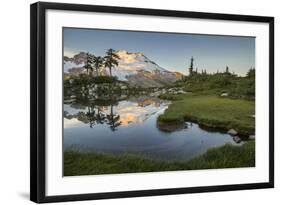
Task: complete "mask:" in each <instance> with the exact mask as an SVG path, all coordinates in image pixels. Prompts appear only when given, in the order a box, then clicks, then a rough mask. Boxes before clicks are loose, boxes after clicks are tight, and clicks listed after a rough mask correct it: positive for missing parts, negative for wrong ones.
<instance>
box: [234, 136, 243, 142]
mask: <svg viewBox="0 0 281 205" xmlns="http://www.w3.org/2000/svg"><path fill="white" fill-rule="evenodd" d="M233 141H234V142H236V143H240V142H241V141H242V140H241V138H240V137H238V136H234V137H233Z"/></svg>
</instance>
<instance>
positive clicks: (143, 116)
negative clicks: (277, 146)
mask: <svg viewBox="0 0 281 205" xmlns="http://www.w3.org/2000/svg"><path fill="white" fill-rule="evenodd" d="M66 102H67V103H66ZM168 105H169V102H168V101H164V100H161V99H158V98H137V97H132V98H130V99H127V100H122V101H108V100H107V101H90V100H87V101H78V100H71V101H69V100H68V101H65V104H64V148H65V149H73V148H74V149H79V150H81V151H96V152H105V153H114V154H121V153H132V154H141V155H145V156H148V157H152V158H155V159H167V160H169V159H189V158H192V157H194V156H196V155H199V154H202V153H204V152H206V151H207V149H209V148H211V147H215V146H220V145H223V144H225V143H230V144H241V139H240V138H233V137H231V136H230V135H228V134H226V133H221V132H218V131H214V130H212V131H207V130H204V129H202V128H200V127H199V126H198V125H197V124H194V123H187V126H186V128H185V129H180V130H177V131H174V132H163V131H161V130H159V129H158V128H157V125H156V121H157V116H158V115H159V114H161V113H163V112H164V110H165V109H166V108H167V107H168Z"/></svg>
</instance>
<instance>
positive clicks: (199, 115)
mask: <svg viewBox="0 0 281 205" xmlns="http://www.w3.org/2000/svg"><path fill="white" fill-rule="evenodd" d="M178 99H179V100H175V101H172V104H171V105H169V107H168V109H167V110H165V112H164V113H163V114H162V115H160V116H159V117H158V120H157V123H158V125H160V126H163V125H165V123H167V124H171V123H179V122H183V121H184V120H189V121H194V122H197V123H199V124H201V125H204V126H207V127H212V128H220V129H225V130H228V129H231V128H233V129H235V130H237V131H238V132H239V133H240V134H243V135H249V134H254V132H255V118H253V117H252V115H254V114H255V103H254V101H249V100H242V99H230V98H225V97H218V96H210V95H196V94H184V95H180V97H178Z"/></svg>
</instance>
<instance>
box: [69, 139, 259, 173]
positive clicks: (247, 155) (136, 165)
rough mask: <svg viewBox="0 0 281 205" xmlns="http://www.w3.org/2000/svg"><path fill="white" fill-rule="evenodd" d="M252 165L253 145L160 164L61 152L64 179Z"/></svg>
mask: <svg viewBox="0 0 281 205" xmlns="http://www.w3.org/2000/svg"><path fill="white" fill-rule="evenodd" d="M253 166H255V142H254V141H250V142H247V143H245V144H243V145H242V146H233V145H229V144H226V145H224V146H222V147H218V148H212V149H209V150H208V151H207V152H206V153H205V154H203V155H201V156H198V157H195V158H193V159H191V160H188V161H185V160H183V161H160V160H153V159H149V158H146V157H143V156H136V155H130V154H123V155H111V154H102V153H93V152H91V153H82V152H79V151H65V153H64V176H75V175H95V174H117V173H134V172H153V171H174V170H196V169H213V168H216V169H218V168H233V167H253Z"/></svg>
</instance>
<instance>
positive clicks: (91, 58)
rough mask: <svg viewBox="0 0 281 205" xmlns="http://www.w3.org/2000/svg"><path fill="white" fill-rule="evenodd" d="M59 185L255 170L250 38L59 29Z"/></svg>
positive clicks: (252, 69)
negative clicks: (68, 179) (108, 177)
mask: <svg viewBox="0 0 281 205" xmlns="http://www.w3.org/2000/svg"><path fill="white" fill-rule="evenodd" d="M62 58H63V68H62V69H63V94H64V99H63V108H64V109H63V112H64V113H63V116H64V119H63V126H64V129H63V152H64V153H63V156H64V158H63V172H64V173H63V174H64V176H80V175H98V174H120V173H137V172H160V171H179V170H200V169H221V168H242V167H255V37H251V36H224V35H205V34H204V35H203V34H183V33H165V32H142V31H125V30H102V29H85V28H63V54H62Z"/></svg>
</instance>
